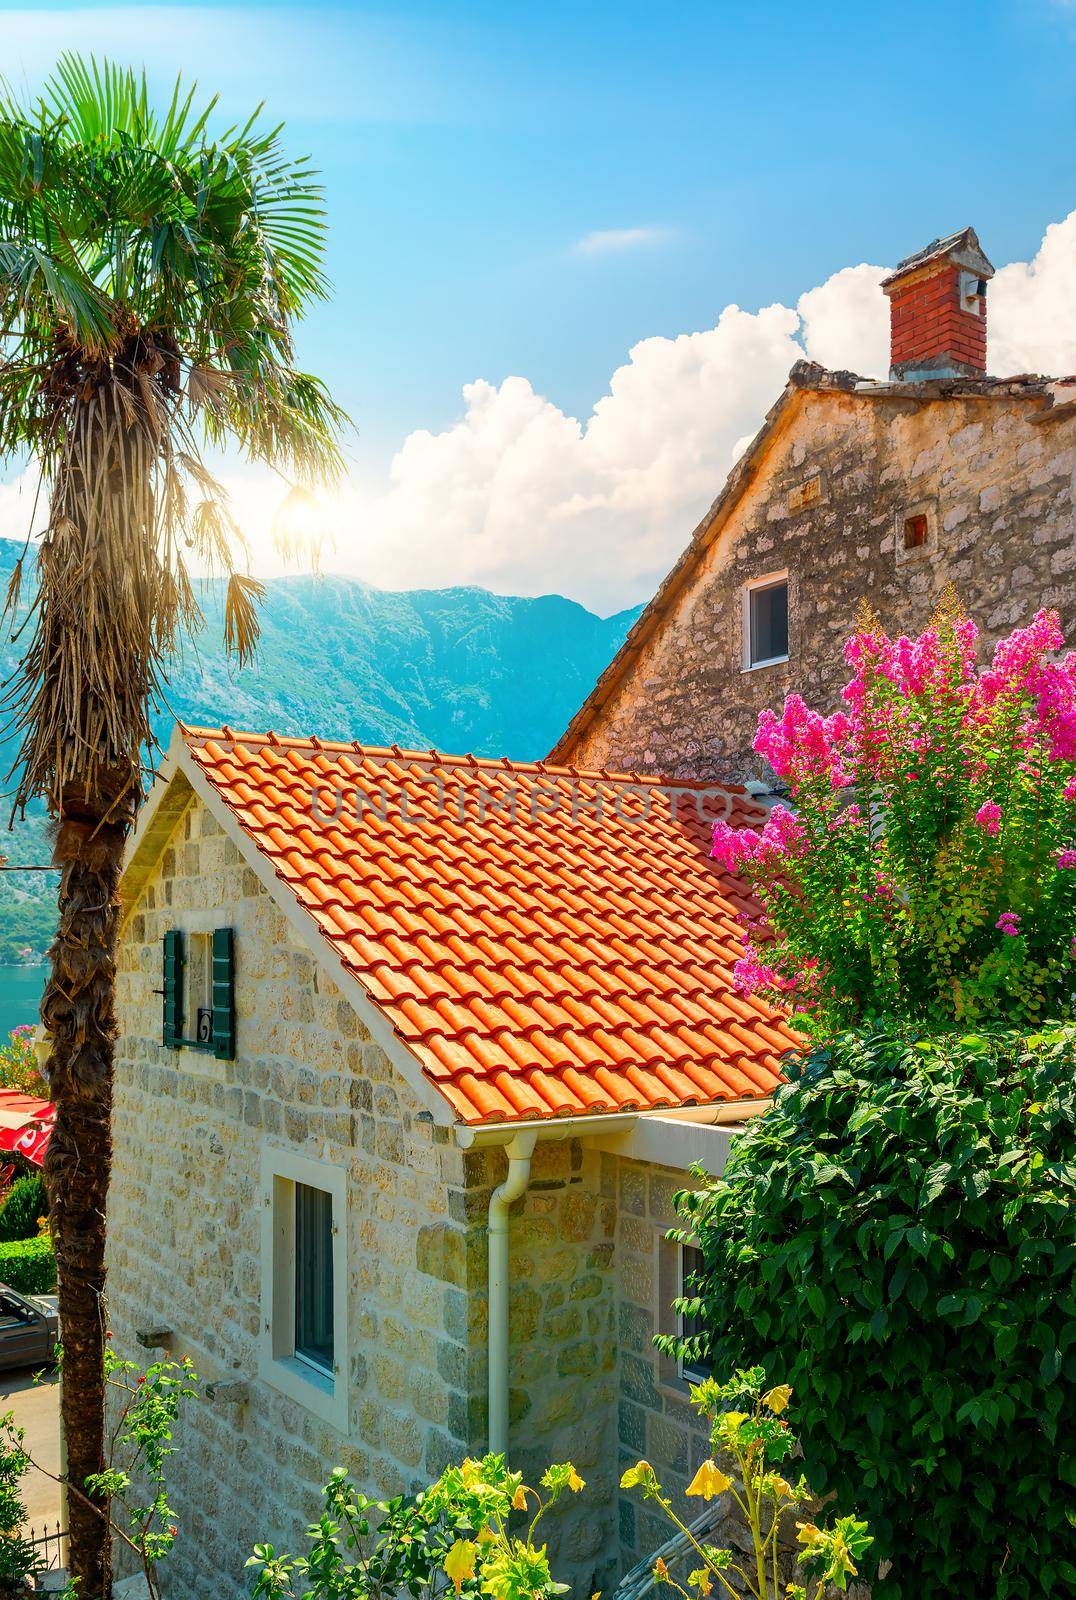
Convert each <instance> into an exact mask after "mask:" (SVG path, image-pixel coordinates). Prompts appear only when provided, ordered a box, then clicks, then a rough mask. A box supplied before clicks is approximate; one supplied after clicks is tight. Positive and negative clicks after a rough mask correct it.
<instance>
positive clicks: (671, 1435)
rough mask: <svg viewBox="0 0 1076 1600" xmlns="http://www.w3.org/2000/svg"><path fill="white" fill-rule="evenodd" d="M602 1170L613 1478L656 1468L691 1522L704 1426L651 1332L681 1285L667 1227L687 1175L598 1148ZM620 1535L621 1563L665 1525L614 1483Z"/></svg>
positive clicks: (657, 1537)
mask: <svg viewBox="0 0 1076 1600" xmlns="http://www.w3.org/2000/svg"><path fill="white" fill-rule="evenodd" d="M602 1166H603V1178H604V1182H605V1185H606V1186H607V1187H613V1186H615V1189H616V1192H617V1196H618V1216H617V1238H616V1245H617V1294H618V1307H617V1311H618V1340H619V1347H620V1383H619V1391H620V1393H619V1403H618V1414H617V1442H618V1458H617V1477H618V1482H619V1474H620V1473H621V1472H622V1471H623V1470H624V1468H625V1467H629V1466H633V1465H634V1464H635V1462H636V1461H638V1460H639V1459H640V1458H643V1459H644V1460H647V1461H649V1462H650V1463H651V1464H652V1465H653V1467H654V1468H655V1470H656V1472H657V1474H658V1477H659V1478H660V1479H661V1482H662V1484H663V1486H664V1487H665V1488H666V1490H668V1492H669V1493H671V1495H672V1497H673V1503H674V1505H675V1506H676V1507H677V1510H678V1511H679V1512H680V1514H681V1515H683V1513H684V1510H685V1507H686V1508H687V1509H688V1510H689V1512H690V1516H689V1518H688V1520H691V1518H692V1517H693V1516H697V1515H698V1513H699V1511H700V1510H701V1509H702V1507H701V1505H700V1504H698V1503H697V1502H696V1503H694V1504H693V1502H691V1501H690V1500H689V1501H685V1500H684V1498H683V1494H684V1490H685V1489H686V1487H687V1485H688V1483H689V1482H690V1481H691V1479H692V1477H693V1476H694V1474H695V1472H696V1470H697V1468H698V1467H699V1465H700V1464H701V1462H703V1461H704V1460H705V1459H706V1458H707V1456H708V1455H709V1453H710V1452H709V1444H708V1438H707V1432H706V1428H705V1425H703V1424H701V1423H700V1422H699V1419H698V1416H697V1414H696V1413H695V1412H694V1411H693V1410H692V1409H691V1406H690V1404H689V1403H688V1384H687V1383H686V1382H685V1381H684V1380H683V1379H682V1378H681V1377H680V1375H679V1372H678V1370H677V1365H676V1362H675V1361H674V1360H672V1359H671V1358H670V1357H668V1356H663V1355H661V1354H660V1352H659V1351H658V1350H657V1349H656V1348H655V1346H654V1335H655V1334H656V1333H675V1332H676V1318H675V1316H674V1313H673V1309H672V1302H673V1300H674V1298H675V1297H676V1295H677V1293H678V1292H679V1284H678V1279H679V1261H678V1247H677V1246H676V1245H675V1244H672V1243H670V1242H669V1241H668V1240H667V1238H666V1234H667V1232H668V1230H669V1229H670V1228H671V1227H673V1226H674V1225H675V1223H676V1214H675V1211H674V1209H673V1195H674V1194H675V1193H676V1191H677V1190H678V1189H683V1188H686V1187H688V1186H689V1184H690V1181H691V1180H690V1175H689V1174H688V1173H684V1172H673V1171H670V1170H668V1169H666V1168H663V1167H654V1166H649V1165H646V1164H644V1163H643V1162H640V1161H634V1160H630V1159H628V1158H626V1157H622V1156H616V1157H614V1156H608V1155H603V1156H602ZM618 1495H619V1508H618V1538H619V1544H620V1554H621V1563H622V1566H623V1568H625V1569H626V1568H628V1567H631V1566H633V1565H634V1564H635V1562H636V1561H638V1560H640V1559H641V1558H642V1557H643V1556H644V1555H649V1554H650V1553H651V1552H652V1551H653V1550H655V1549H657V1548H658V1547H659V1546H660V1545H662V1544H664V1542H665V1540H666V1539H668V1537H669V1535H670V1534H671V1533H672V1532H673V1529H672V1528H671V1527H670V1525H669V1523H668V1522H667V1521H666V1520H665V1518H664V1517H662V1516H660V1515H659V1514H658V1513H657V1512H656V1511H655V1510H654V1508H653V1507H652V1506H651V1505H648V1504H647V1503H646V1502H644V1501H643V1500H641V1499H640V1497H639V1495H638V1494H634V1493H624V1492H620V1491H619V1490H618Z"/></svg>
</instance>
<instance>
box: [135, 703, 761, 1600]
mask: <svg viewBox="0 0 1076 1600" xmlns="http://www.w3.org/2000/svg"><path fill="white" fill-rule="evenodd" d="M715 815H725V816H731V817H732V818H733V819H736V818H738V819H739V820H740V821H741V822H743V823H745V824H746V823H749V822H751V820H752V819H753V818H754V817H756V816H757V813H755V812H753V811H752V809H751V802H750V801H749V799H748V798H747V797H746V796H745V794H744V793H743V791H742V790H741V791H734V790H722V789H720V788H718V787H716V786H713V787H710V788H704V787H702V786H692V785H685V786H682V787H679V788H677V787H674V786H670V785H667V784H661V783H658V782H655V781H654V780H643V781H639V782H631V781H626V780H623V779H617V778H615V777H613V776H611V775H610V774H609V773H607V772H596V773H585V772H581V771H579V770H577V769H574V768H572V769H567V768H555V767H551V766H546V765H544V764H542V763H538V764H536V765H530V766H523V765H513V764H511V763H510V762H507V761H504V762H492V761H476V760H475V759H474V758H467V757H447V756H441V755H438V754H437V753H436V752H425V753H423V752H407V751H401V750H399V749H395V748H394V749H392V750H363V749H362V748H361V747H358V746H355V745H351V744H330V743H323V742H320V741H318V740H315V739H311V740H301V739H287V738H277V737H276V736H274V735H273V734H268V735H250V734H236V733H233V732H232V731H231V730H230V729H228V728H221V729H217V730H196V729H187V730H177V733H176V736H175V738H174V740H173V742H172V745H171V747H170V750H169V753H168V756H167V758H166V760H165V762H164V763H163V766H162V770H161V773H160V776H159V778H158V781H157V783H156V785H155V787H154V790H153V792H152V794H151V796H150V798H149V800H148V801H147V804H146V806H145V808H144V811H143V814H142V817H141V820H140V824H139V828H138V831H137V834H136V836H135V838H134V839H133V841H132V848H131V851H130V854H129V857H128V861H127V865H126V868H125V874H124V879H123V884H122V895H123V903H124V918H123V928H122V933H121V939H120V949H119V974H118V1008H119V1028H120V1044H119V1047H118V1054H117V1062H116V1081H115V1115H114V1143H115V1166H114V1174H113V1180H112V1188H111V1193H110V1223H111V1226H110V1242H109V1252H110V1254H109V1261H108V1284H109V1311H110V1317H111V1326H112V1330H113V1338H114V1341H115V1347H116V1348H117V1349H118V1351H119V1352H120V1353H121V1354H122V1355H124V1356H127V1357H130V1358H132V1359H138V1360H141V1361H146V1360H148V1359H150V1358H151V1356H155V1355H157V1354H159V1353H160V1352H161V1351H162V1350H170V1351H172V1352H175V1353H179V1352H185V1353H188V1354H189V1355H190V1356H191V1357H192V1358H193V1360H194V1363H195V1365H196V1368H197V1370H198V1371H199V1373H200V1374H202V1375H203V1379H204V1390H203V1394H202V1395H201V1397H200V1398H199V1399H198V1400H197V1401H196V1402H194V1403H193V1404H192V1407H191V1409H190V1411H189V1413H188V1415H187V1416H186V1418H185V1420H184V1421H183V1423H182V1425H181V1428H180V1430H179V1432H178V1434H177V1445H178V1454H177V1455H176V1456H175V1458H174V1461H173V1463H172V1476H173V1480H174V1504H175V1506H176V1509H177V1513H178V1521H179V1522H180V1524H181V1526H182V1532H183V1536H182V1538H181V1539H180V1540H179V1542H178V1544H177V1548H176V1551H175V1552H174V1554H173V1556H172V1557H170V1559H169V1561H168V1563H167V1565H166V1568H165V1575H166V1583H167V1584H168V1586H169V1591H170V1593H171V1594H173V1595H177V1596H179V1595H182V1596H184V1597H191V1600H198V1597H201V1596H205V1597H206V1600H209V1597H213V1600H227V1597H229V1596H238V1595H241V1594H244V1593H246V1592H248V1585H247V1579H246V1577H245V1575H244V1572H243V1562H244V1559H245V1558H246V1556H247V1555H248V1554H249V1552H250V1548H251V1546H252V1545H253V1544H254V1543H255V1542H256V1541H260V1540H264V1539H268V1540H271V1541H272V1542H274V1543H275V1544H276V1545H277V1546H278V1548H279V1547H284V1548H287V1547H290V1548H298V1547H301V1543H302V1534H303V1530H304V1528H305V1526H306V1525H307V1523H308V1522H309V1521H310V1520H311V1518H312V1517H314V1516H315V1515H316V1513H317V1511H318V1507H319V1488H320V1485H321V1484H322V1483H323V1482H324V1480H325V1478H326V1477H327V1476H328V1474H329V1472H330V1470H331V1469H332V1467H333V1466H335V1465H337V1464H343V1465H344V1466H345V1467H347V1468H348V1469H349V1470H350V1471H351V1472H352V1474H353V1475H354V1477H355V1479H356V1481H357V1482H358V1483H359V1484H360V1485H361V1486H362V1487H363V1488H364V1489H365V1490H366V1491H367V1492H369V1493H374V1494H377V1495H379V1496H391V1495H393V1494H396V1493H398V1492H400V1491H403V1490H406V1489H408V1488H412V1487H416V1486H418V1485H420V1484H422V1483H424V1482H425V1481H427V1480H428V1479H429V1478H430V1477H432V1476H434V1475H436V1474H437V1473H438V1472H439V1471H440V1470H441V1469H442V1468H443V1467H444V1466H445V1464H446V1463H448V1462H449V1461H453V1460H459V1459H460V1458H461V1457H462V1456H463V1455H465V1454H467V1453H476V1452H482V1451H484V1450H485V1448H486V1447H487V1444H488V1445H490V1446H491V1447H492V1448H495V1449H507V1450H508V1452H509V1455H510V1459H511V1460H512V1462H513V1464H514V1465H517V1466H519V1467H520V1468H522V1469H524V1470H525V1471H526V1472H527V1473H528V1474H533V1475H535V1476H537V1475H538V1474H540V1472H541V1471H542V1470H543V1468H544V1467H545V1465H546V1464H547V1463H548V1462H549V1461H551V1460H557V1459H562V1458H565V1457H569V1456H570V1457H571V1458H572V1459H574V1460H575V1462H576V1464H577V1466H578V1467H579V1469H580V1471H581V1472H582V1474H583V1476H584V1477H585V1478H586V1479H587V1487H586V1490H585V1492H584V1493H582V1494H580V1495H578V1496H574V1497H572V1499H571V1503H570V1504H569V1505H567V1506H566V1507H565V1512H564V1515H563V1516H561V1517H559V1520H558V1521H557V1522H556V1524H555V1525H551V1529H550V1533H551V1544H552V1545H553V1546H555V1550H556V1559H557V1562H558V1565H559V1569H560V1571H561V1572H562V1573H563V1574H564V1575H566V1576H567V1577H569V1578H570V1581H571V1583H572V1586H573V1591H574V1592H575V1593H577V1594H579V1595H582V1596H588V1595H590V1594H592V1593H593V1592H594V1591H595V1590H596V1589H603V1590H605V1591H608V1590H609V1588H610V1586H611V1584H612V1583H614V1582H615V1579H616V1576H617V1574H618V1572H620V1571H622V1570H623V1569H624V1568H625V1567H626V1566H630V1565H631V1564H633V1563H634V1562H635V1560H637V1559H638V1557H639V1556H640V1555H642V1554H644V1553H646V1552H648V1551H649V1550H652V1549H653V1548H655V1547H656V1546H657V1545H659V1544H660V1543H661V1542H662V1541H663V1540H664V1538H665V1537H666V1535H667V1531H668V1530H667V1527H666V1525H664V1524H663V1523H662V1522H660V1521H658V1520H657V1519H655V1518H654V1517H652V1516H650V1515H649V1513H648V1511H647V1509H646V1508H645V1507H643V1506H641V1505H639V1504H637V1503H635V1502H634V1501H633V1500H631V1499H628V1498H624V1499H623V1500H621V1497H620V1496H619V1493H618V1488H617V1484H618V1477H619V1472H620V1470H621V1468H622V1464H623V1462H624V1461H625V1460H629V1461H634V1460H635V1459H636V1458H637V1457H638V1456H640V1455H646V1456H648V1457H649V1458H650V1459H651V1460H653V1461H654V1463H655V1464H656V1465H657V1466H658V1467H659V1468H660V1470H661V1473H662V1476H663V1478H664V1479H665V1480H666V1481H667V1483H668V1484H669V1486H670V1488H672V1489H673V1490H679V1489H682V1488H683V1487H684V1486H685V1484H686V1482H687V1481H688V1479H689V1477H690V1475H691V1474H692V1473H693V1471H694V1470H695V1468H696V1467H697V1465H698V1463H699V1461H700V1460H701V1459H702V1457H703V1455H704V1454H705V1453H706V1452H705V1449H704V1442H703V1439H702V1437H701V1435H700V1433H699V1431H698V1430H697V1429H696V1428H694V1427H693V1424H692V1419H691V1414H690V1411H689V1407H688V1404H687V1381H686V1375H685V1374H684V1373H682V1372H680V1371H679V1370H678V1369H677V1367H676V1364H675V1363H673V1362H672V1361H670V1360H668V1359H667V1358H664V1357H659V1356H658V1354H657V1353H656V1351H655V1349H654V1347H653V1342H652V1341H653V1334H654V1332H655V1331H656V1330H658V1329H665V1330H671V1329H673V1328H674V1326H675V1324H674V1322H673V1321H672V1320H671V1318H672V1311H671V1306H672V1302H673V1300H674V1298H675V1296H676V1293H677V1290H678V1286H679V1282H680V1279H681V1274H682V1272H683V1270H684V1260H683V1253H682V1252H681V1251H680V1249H679V1247H677V1246H676V1245H674V1244H671V1243H669V1242H668V1241H667V1240H666V1238H665V1232H666V1229H667V1228H668V1226H669V1224H670V1223H671V1222H672V1220H673V1205H672V1197H673V1194H674V1193H675V1191H676V1190H677V1188H680V1187H683V1186H684V1185H685V1183H686V1182H687V1181H689V1180H688V1177H687V1174H688V1169H689V1168H690V1166H691V1164H692V1163H693V1162H694V1161H696V1160H698V1161H701V1162H702V1163H703V1164H704V1165H706V1166H707V1167H708V1168H709V1169H710V1170H713V1171H718V1170H720V1169H721V1166H722V1164H723V1161H724V1158H725V1154H726V1152H727V1149H728V1143H729V1139H730V1137H731V1136H732V1134H731V1130H734V1129H735V1127H736V1126H737V1125H742V1121H743V1119H744V1118H745V1117H747V1116H749V1115H751V1114H753V1113H755V1112H757V1111H758V1110H760V1109H761V1108H763V1107H764V1106H765V1104H766V1103H767V1097H768V1095H769V1094H770V1092H771V1091H772V1089H773V1087H774V1085H775V1084H776V1082H777V1081H778V1077H779V1073H780V1061H781V1058H782V1056H783V1054H784V1052H785V1051H786V1050H787V1049H788V1047H789V1045H790V1044H791V1043H792V1039H793V1036H792V1035H791V1034H790V1033H789V1031H788V1029H787V1028H786V1027H785V1025H784V1023H783V1022H782V1021H781V1020H780V1018H779V1017H777V1016H775V1015H773V1014H772V1013H771V1012H769V1011H768V1010H767V1008H766V1007H764V1006H763V1005H762V1004H761V1003H760V1002H758V1001H756V1000H754V999H752V998H744V997H741V996H738V995H736V994H735V993H734V992H733V991H732V985H731V979H730V969H731V966H732V963H733V961H734V960H735V959H736V957H737V955H738V953H739V949H740V927H739V924H738V920H737V918H738V915H739V914H740V913H741V912H742V911H743V909H744V901H743V899H742V896H741V894H740V892H739V891H738V889H737V886H736V884H735V883H734V882H733V881H732V880H730V879H728V878H726V877H723V876H722V875H721V874H720V873H719V872H718V871H717V869H716V867H715V864H714V863H713V862H712V861H711V860H710V859H709V857H708V841H709V834H710V825H711V820H712V818H713V816H715ZM688 1266H690V1258H688ZM532 1481H533V1480H532Z"/></svg>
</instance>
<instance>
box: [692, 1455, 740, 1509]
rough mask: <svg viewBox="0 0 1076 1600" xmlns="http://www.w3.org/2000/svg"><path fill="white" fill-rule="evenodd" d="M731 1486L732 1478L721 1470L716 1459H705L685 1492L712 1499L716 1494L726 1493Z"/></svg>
mask: <svg viewBox="0 0 1076 1600" xmlns="http://www.w3.org/2000/svg"><path fill="white" fill-rule="evenodd" d="M731 1487H732V1479H731V1478H729V1477H727V1476H726V1475H725V1473H723V1472H722V1471H721V1468H720V1467H719V1466H718V1465H717V1463H716V1461H704V1462H703V1464H702V1466H701V1467H700V1468H699V1470H698V1472H696V1474H695V1476H694V1477H693V1478H692V1480H691V1482H690V1483H689V1484H688V1486H687V1488H686V1489H685V1490H684V1493H685V1494H693V1495H702V1496H703V1498H704V1499H706V1500H712V1499H713V1498H714V1495H715V1494H724V1492H725V1490H726V1489H730V1488H731Z"/></svg>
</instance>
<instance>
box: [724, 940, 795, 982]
mask: <svg viewBox="0 0 1076 1600" xmlns="http://www.w3.org/2000/svg"><path fill="white" fill-rule="evenodd" d="M732 987H733V989H735V991H736V993H737V994H756V993H757V992H758V990H759V989H780V988H782V987H783V980H782V979H781V976H780V974H779V973H778V972H777V970H776V968H774V967H771V966H768V965H767V963H766V962H765V961H763V959H762V957H761V956H760V955H759V953H758V951H757V950H756V949H755V947H754V945H753V944H749V943H747V942H746V941H745V943H744V947H743V955H742V956H741V957H740V959H739V961H737V963H736V965H735V966H734V967H733V969H732Z"/></svg>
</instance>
